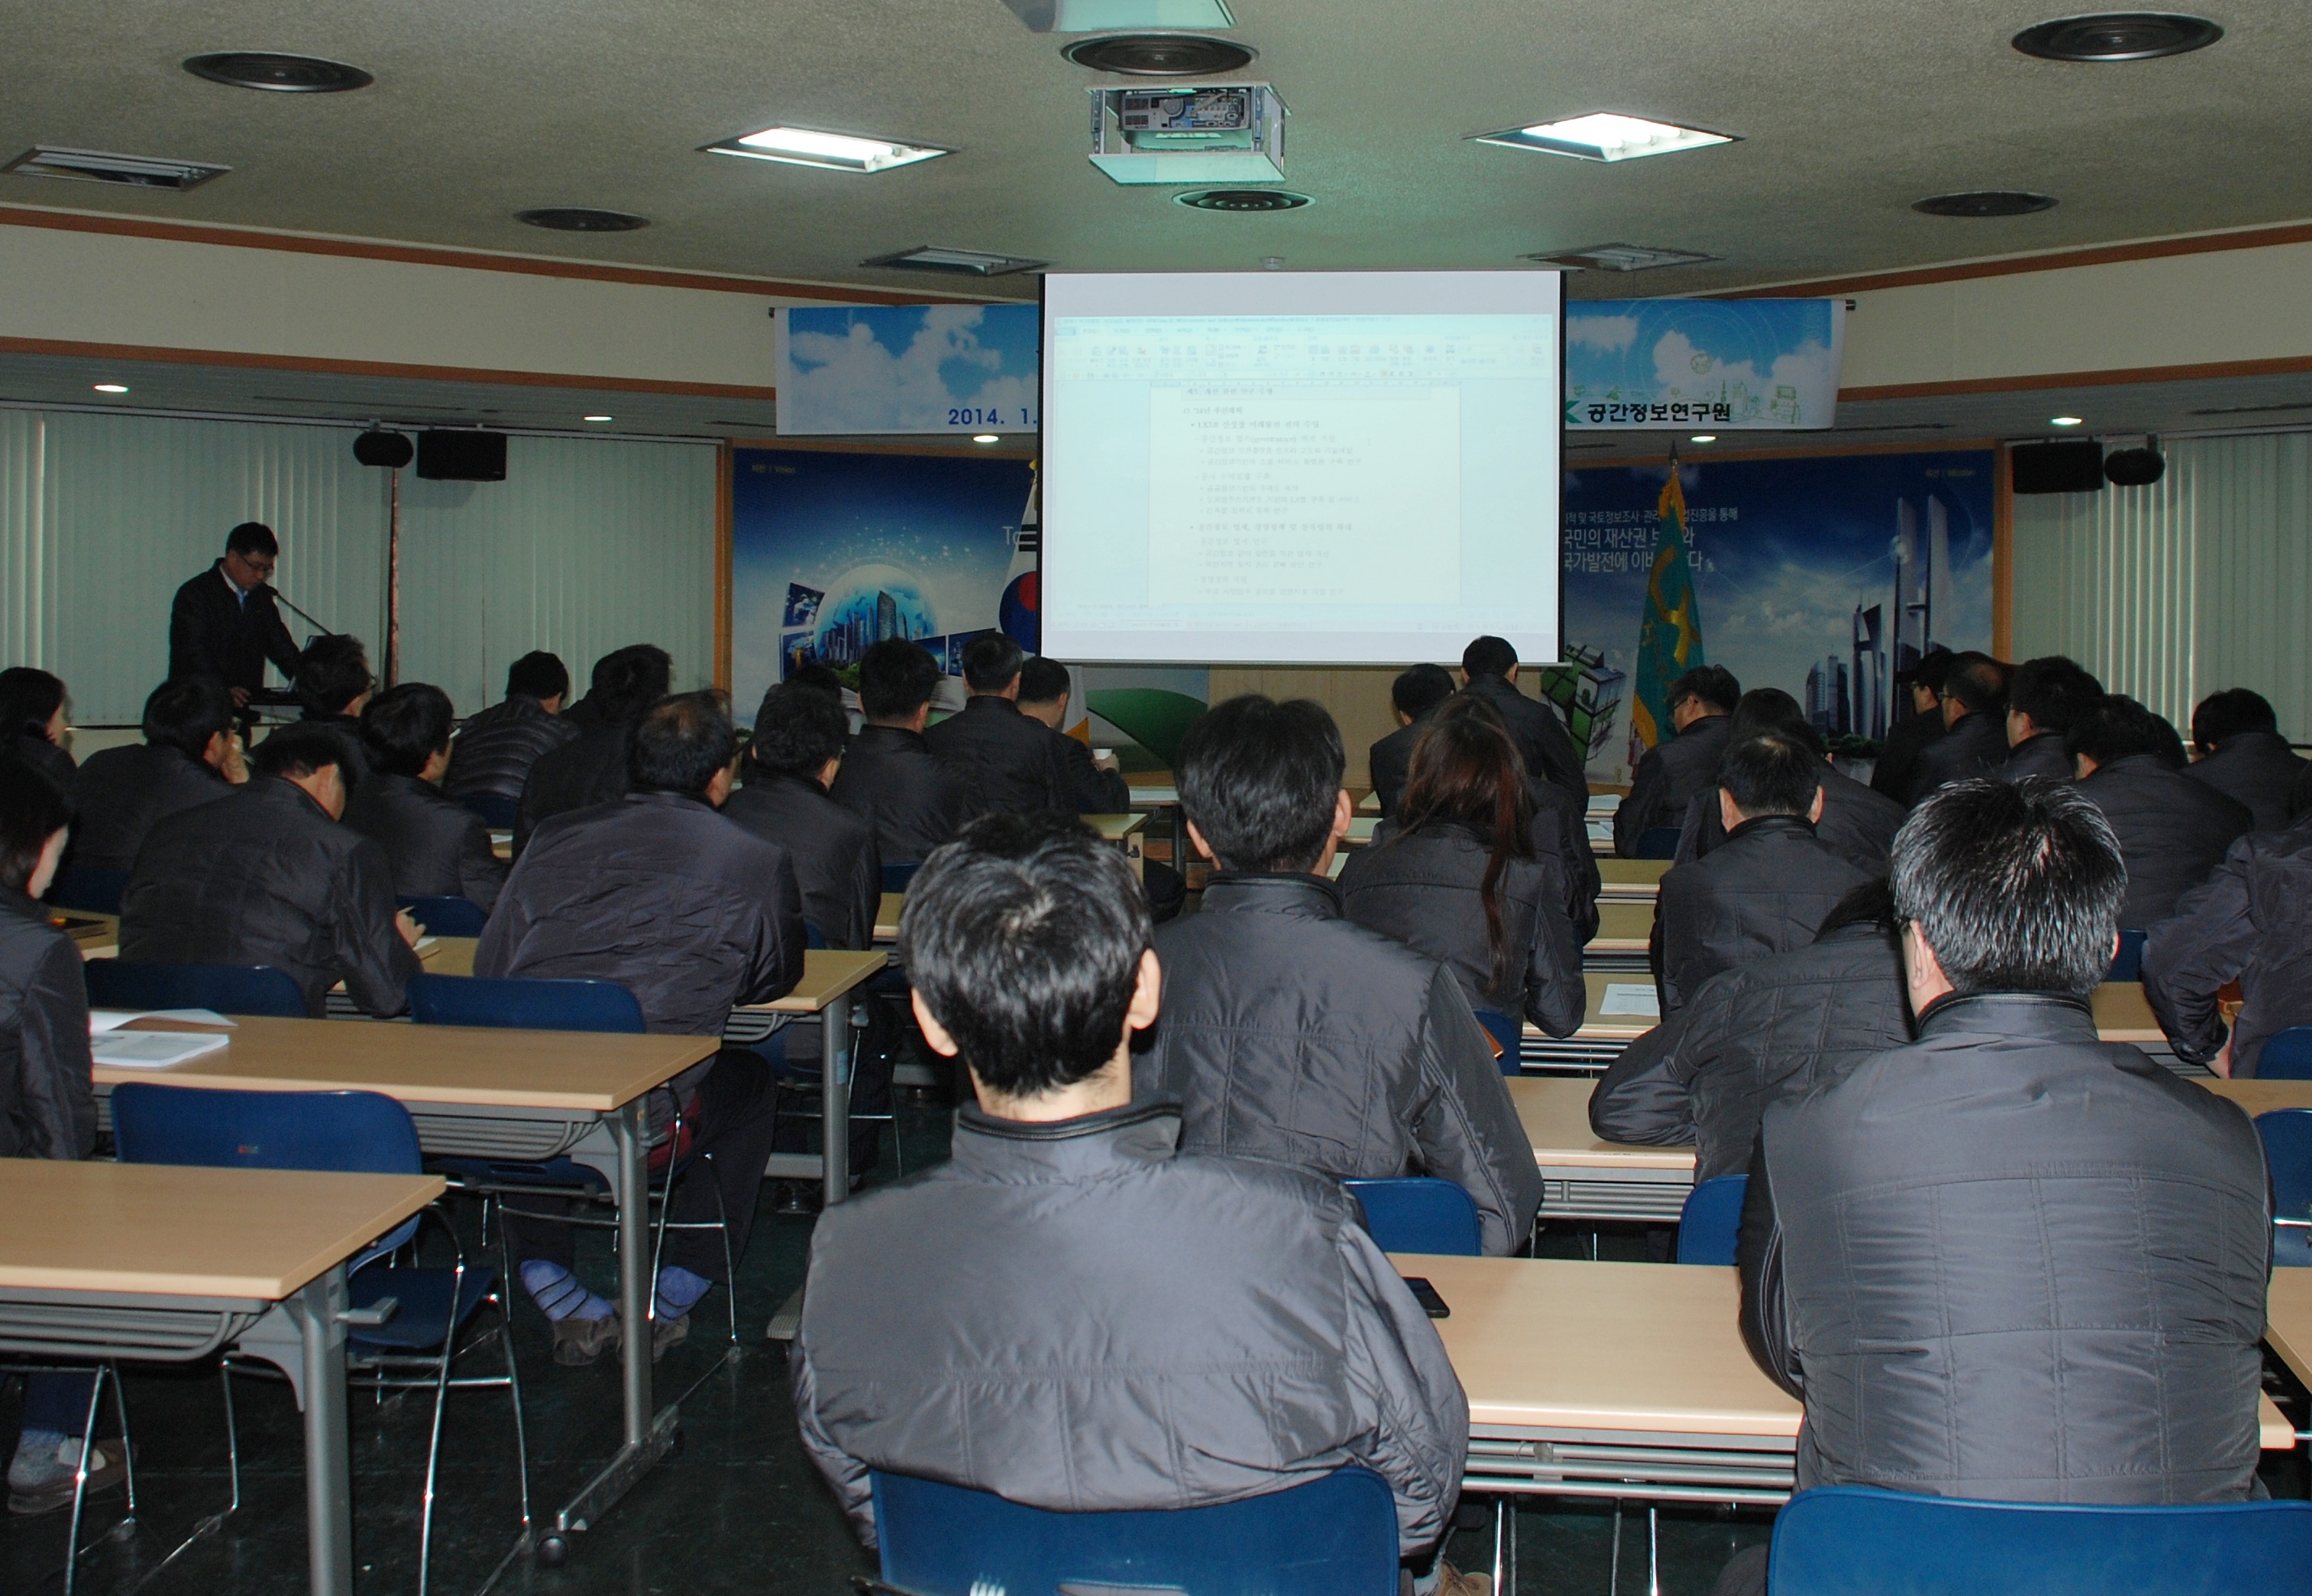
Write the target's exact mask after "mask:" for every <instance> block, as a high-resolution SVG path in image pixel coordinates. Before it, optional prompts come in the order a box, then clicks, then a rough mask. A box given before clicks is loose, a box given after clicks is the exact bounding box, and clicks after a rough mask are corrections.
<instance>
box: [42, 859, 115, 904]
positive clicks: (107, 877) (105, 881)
mask: <svg viewBox="0 0 2312 1596" xmlns="http://www.w3.org/2000/svg"><path fill="white" fill-rule="evenodd" d="M127 890H128V872H127V871H126V870H107V869H102V868H99V867H98V866H95V865H66V867H65V868H63V869H61V870H59V871H57V880H56V885H53V886H51V887H50V888H48V902H49V903H54V904H55V905H56V906H57V908H59V909H78V910H80V911H83V912H84V913H88V914H118V913H119V912H120V894H123V893H125V892H127Z"/></svg>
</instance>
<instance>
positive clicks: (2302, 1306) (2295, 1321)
mask: <svg viewBox="0 0 2312 1596" xmlns="http://www.w3.org/2000/svg"><path fill="white" fill-rule="evenodd" d="M2264 1340H2265V1342H2266V1343H2267V1344H2268V1345H2269V1346H2270V1347H2272V1349H2273V1351H2274V1352H2277V1353H2278V1354H2280V1361H2281V1363H2284V1364H2286V1365H2288V1366H2289V1368H2290V1369H2291V1370H2293V1371H2294V1372H2295V1374H2296V1377H2297V1378H2298V1379H2299V1380H2302V1381H2305V1382H2312V1269H2274V1270H2273V1271H2272V1295H2271V1296H2270V1297H2269V1298H2268V1299H2267V1301H2266V1304H2265V1307H2264Z"/></svg>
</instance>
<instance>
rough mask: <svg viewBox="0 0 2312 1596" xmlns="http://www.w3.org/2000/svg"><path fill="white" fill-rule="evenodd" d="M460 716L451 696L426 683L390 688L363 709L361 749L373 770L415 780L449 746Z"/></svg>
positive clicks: (408, 683) (406, 683)
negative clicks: (454, 725) (451, 733)
mask: <svg viewBox="0 0 2312 1596" xmlns="http://www.w3.org/2000/svg"><path fill="white" fill-rule="evenodd" d="M455 720H457V713H456V711H453V710H452V709H451V707H450V695H449V694H448V693H444V692H442V689H440V688H439V687H436V686H434V685H430V684H428V683H425V682H404V683H402V684H401V685H399V686H398V687H388V688H387V689H386V690H385V691H384V692H382V693H379V694H378V695H377V696H376V697H375V698H372V699H371V700H370V701H369V702H368V703H366V704H364V705H363V706H362V713H361V737H362V746H363V748H364V749H366V750H367V751H368V753H369V763H370V768H371V769H372V770H375V771H381V772H384V773H385V774H387V775H389V776H415V775H416V774H417V773H418V772H421V771H423V770H424V769H425V762H426V761H427V760H429V759H431V758H433V757H434V755H435V754H439V753H441V752H442V750H443V749H445V748H447V747H448V746H450V728H451V723H452V722H454V721H455Z"/></svg>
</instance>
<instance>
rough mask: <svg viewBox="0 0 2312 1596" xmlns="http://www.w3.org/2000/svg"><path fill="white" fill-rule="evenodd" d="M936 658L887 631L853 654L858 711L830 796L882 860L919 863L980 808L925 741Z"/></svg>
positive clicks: (975, 795)
mask: <svg viewBox="0 0 2312 1596" xmlns="http://www.w3.org/2000/svg"><path fill="white" fill-rule="evenodd" d="M939 681H940V670H939V664H938V662H937V661H936V660H934V659H933V658H932V657H931V656H930V655H929V654H927V653H925V652H924V649H923V645H922V644H920V643H911V642H905V641H901V640H899V639H898V638H896V637H892V638H886V639H884V640H883V641H881V642H880V643H875V644H872V645H871V646H870V647H869V648H868V650H867V651H866V652H865V653H864V654H862V655H861V656H860V657H859V710H860V713H861V714H862V715H863V716H864V717H865V720H866V724H865V725H863V726H862V727H861V728H859V731H858V734H857V735H856V736H854V737H853V738H852V739H851V748H850V751H849V752H848V753H846V754H844V756H843V768H842V769H841V770H840V771H837V772H836V774H835V780H834V781H833V782H832V783H830V784H829V785H828V789H827V791H828V797H830V798H833V799H834V800H835V801H836V803H838V804H841V805H842V806H843V807H845V808H846V809H848V810H850V811H851V812H852V813H853V814H854V815H858V816H859V817H860V818H861V819H863V820H864V821H866V822H867V823H868V824H870V825H872V826H873V827H874V828H875V846H876V850H877V851H878V852H879V853H880V854H881V856H882V859H883V862H884V863H885V864H887V865H915V864H921V863H922V862H923V861H924V859H926V858H928V857H929V856H930V854H931V850H933V849H934V848H937V847H938V846H939V845H940V844H941V843H942V842H948V841H949V840H950V839H951V838H953V837H954V835H955V833H957V832H959V831H960V830H962V829H963V824H964V822H966V821H967V820H969V819H970V818H971V817H972V816H973V815H976V814H978V813H979V808H980V802H979V789H977V788H976V787H975V786H973V785H972V784H971V782H970V781H969V780H968V778H966V777H965V776H964V775H963V774H961V773H960V772H959V771H957V769H956V768H955V767H954V766H952V765H950V764H947V763H943V762H941V760H939V759H937V758H935V757H934V756H933V754H932V751H931V748H930V746H928V745H927V744H925V742H924V723H925V722H927V721H928V720H930V719H931V713H932V694H933V693H934V692H935V691H937V690H938V687H939Z"/></svg>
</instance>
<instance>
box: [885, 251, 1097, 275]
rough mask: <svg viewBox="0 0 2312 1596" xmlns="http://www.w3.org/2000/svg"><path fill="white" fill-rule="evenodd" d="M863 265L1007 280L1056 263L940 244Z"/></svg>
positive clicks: (902, 252)
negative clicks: (1007, 277)
mask: <svg viewBox="0 0 2312 1596" xmlns="http://www.w3.org/2000/svg"><path fill="white" fill-rule="evenodd" d="M859 264H860V265H861V266H882V267H885V268H888V269H891V270H896V271H906V272H962V273H965V274H967V275H970V276H974V277H1003V276H1008V275H1011V273H1013V272H1028V271H1033V270H1035V269H1036V268H1037V267H1038V266H1049V265H1051V264H1052V263H1051V262H1050V261H1048V260H1030V259H1029V258H1027V257H1025V256H1020V255H988V254H985V253H983V252H982V251H980V250H977V249H941V247H940V246H938V245H936V244H918V245H916V246H915V248H914V249H901V250H899V251H898V252H897V253H896V254H892V255H878V256H877V257H874V258H873V259H872V260H863V261H861V262H860V263H859Z"/></svg>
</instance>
